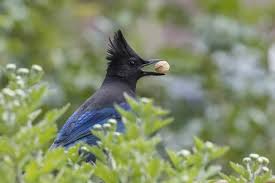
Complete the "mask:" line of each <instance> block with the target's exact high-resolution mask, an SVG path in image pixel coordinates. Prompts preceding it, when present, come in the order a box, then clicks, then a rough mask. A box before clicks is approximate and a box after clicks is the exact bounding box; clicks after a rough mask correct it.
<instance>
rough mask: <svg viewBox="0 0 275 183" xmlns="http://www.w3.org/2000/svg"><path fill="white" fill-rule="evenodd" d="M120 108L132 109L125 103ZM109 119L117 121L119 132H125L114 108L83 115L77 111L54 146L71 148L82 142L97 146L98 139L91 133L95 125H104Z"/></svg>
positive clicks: (105, 108)
mask: <svg viewBox="0 0 275 183" xmlns="http://www.w3.org/2000/svg"><path fill="white" fill-rule="evenodd" d="M119 106H120V107H122V108H124V109H125V110H129V109H130V107H129V105H128V104H127V103H125V102H123V103H120V104H119ZM109 119H116V120H117V131H118V132H121V133H123V132H124V131H125V127H124V124H123V122H122V121H121V116H120V114H119V113H118V112H117V111H116V109H115V108H114V107H113V106H109V107H104V108H100V109H95V110H91V111H85V112H83V113H82V114H79V111H76V112H75V113H74V114H73V115H72V116H71V117H70V118H69V119H68V120H67V122H66V123H65V125H64V126H63V127H62V129H61V130H60V131H59V133H58V135H57V138H56V140H55V143H54V144H55V146H56V145H62V146H64V147H70V146H72V145H74V144H76V143H78V142H79V141H81V142H85V143H87V144H89V145H95V144H96V141H97V140H98V139H97V137H95V136H94V135H93V134H91V133H90V132H91V130H92V128H93V126H94V125H95V124H100V125H103V124H104V123H106V122H108V120H109Z"/></svg>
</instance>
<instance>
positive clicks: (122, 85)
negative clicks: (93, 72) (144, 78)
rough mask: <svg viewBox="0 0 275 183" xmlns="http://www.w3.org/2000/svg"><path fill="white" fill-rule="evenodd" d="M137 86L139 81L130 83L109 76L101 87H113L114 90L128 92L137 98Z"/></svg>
mask: <svg viewBox="0 0 275 183" xmlns="http://www.w3.org/2000/svg"><path fill="white" fill-rule="evenodd" d="M136 84H137V81H128V80H126V79H124V78H121V77H116V76H108V75H107V76H106V77H105V79H104V81H103V83H102V86H101V87H106V86H112V87H114V88H117V89H119V90H121V92H126V93H128V94H129V95H134V96H135V93H136ZM134 96H133V97H134Z"/></svg>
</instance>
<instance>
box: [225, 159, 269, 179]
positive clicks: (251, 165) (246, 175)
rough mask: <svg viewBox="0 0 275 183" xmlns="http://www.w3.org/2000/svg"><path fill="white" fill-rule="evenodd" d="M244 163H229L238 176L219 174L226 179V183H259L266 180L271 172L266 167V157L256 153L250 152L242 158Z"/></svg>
mask: <svg viewBox="0 0 275 183" xmlns="http://www.w3.org/2000/svg"><path fill="white" fill-rule="evenodd" d="M243 163H244V165H240V164H237V163H233V162H231V163H230V166H231V168H232V169H233V170H234V171H235V172H236V173H237V174H238V176H233V175H231V176H227V175H224V174H221V176H222V177H223V178H224V179H225V180H227V181H228V183H247V182H249V183H260V182H268V181H269V179H270V177H271V175H272V173H271V171H270V170H269V169H268V168H267V167H266V166H267V165H268V163H269V160H268V159H267V158H266V157H261V156H259V155H258V154H250V155H249V157H245V158H244V159H243Z"/></svg>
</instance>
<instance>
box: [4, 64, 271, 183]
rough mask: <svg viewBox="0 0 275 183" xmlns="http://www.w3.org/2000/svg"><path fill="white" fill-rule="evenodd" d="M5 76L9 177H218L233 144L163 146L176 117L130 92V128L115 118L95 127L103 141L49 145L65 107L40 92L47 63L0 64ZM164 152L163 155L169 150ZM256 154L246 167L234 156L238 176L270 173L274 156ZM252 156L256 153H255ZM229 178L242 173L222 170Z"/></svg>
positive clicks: (29, 180)
mask: <svg viewBox="0 0 275 183" xmlns="http://www.w3.org/2000/svg"><path fill="white" fill-rule="evenodd" d="M1 71H2V72H3V77H5V78H7V83H6V86H5V88H3V89H2V90H1V92H0V114H1V118H0V127H1V128H0V130H1V131H0V176H1V181H3V182H5V183H12V182H17V183H23V182H26V183H37V182H44V183H46V182H53V183H60V182H64V183H65V182H66V183H67V182H98V183H100V182H106V183H107V182H108V183H112V182H113V183H115V182H125V183H126V182H139V183H140V182H171V183H172V182H173V183H174V182H186V183H193V182H198V183H200V182H214V181H215V180H217V179H219V176H218V174H219V173H220V171H221V166H220V165H216V164H215V163H214V162H213V161H215V160H216V159H217V158H220V157H221V156H222V155H223V154H224V153H225V152H226V151H227V150H228V148H227V147H219V146H216V145H214V144H212V143H211V142H203V141H201V140H200V139H198V138H195V140H194V143H195V145H194V147H193V148H192V151H189V150H185V149H183V150H181V151H179V152H175V151H174V150H172V149H167V148H165V147H163V146H162V147H163V148H157V147H158V146H159V145H160V144H161V141H162V138H161V136H160V135H159V134H158V131H159V130H161V129H162V128H163V127H165V126H166V125H168V124H170V123H171V121H172V119H171V118H167V117H166V115H167V114H168V112H167V111H166V110H164V109H162V108H159V107H156V106H154V104H153V101H152V100H150V99H146V98H141V99H140V100H138V101H137V100H135V99H132V98H130V97H128V96H125V97H126V98H127V102H128V103H129V105H130V106H131V108H132V111H131V112H129V111H125V110H123V109H122V108H119V107H117V110H118V111H119V112H120V113H121V115H122V116H123V121H124V123H125V125H126V132H125V134H120V133H118V132H116V131H115V129H116V121H115V120H113V119H111V120H109V122H108V123H106V124H104V125H95V126H94V129H93V130H92V133H94V134H95V135H96V136H98V137H99V138H100V139H101V141H100V142H98V145H97V146H92V147H90V146H86V145H85V144H78V145H76V146H74V147H72V148H70V149H67V150H65V149H63V148H57V149H52V150H49V149H48V148H49V146H50V143H51V142H52V140H53V138H54V137H55V135H56V125H55V122H56V120H57V119H58V118H59V117H60V116H61V115H62V114H63V113H64V112H65V111H66V109H67V108H68V106H65V107H63V108H61V109H53V110H49V111H44V110H42V109H41V104H42V101H43V100H42V99H43V97H44V96H45V95H46V94H47V85H46V84H45V83H43V82H41V81H40V79H41V77H42V74H43V70H42V68H41V67H40V66H38V65H33V66H32V67H31V69H27V68H18V69H17V68H16V66H15V65H14V64H8V65H7V66H6V67H5V68H2V69H1ZM87 153H93V154H94V155H95V156H96V157H97V161H96V163H95V164H93V163H86V162H85V156H86V154H87ZM163 154H164V155H165V156H163ZM254 156H255V154H254V155H253V154H252V155H250V158H249V160H248V161H247V160H245V163H246V165H247V166H248V168H247V169H245V168H244V167H243V166H241V165H237V164H233V163H231V166H232V168H233V169H234V170H235V171H236V172H237V173H238V174H239V175H240V177H241V178H240V179H244V180H252V179H251V177H253V180H255V181H256V182H263V181H265V180H267V179H269V178H270V176H271V172H270V171H269V170H268V168H267V167H266V166H267V164H268V159H267V158H264V157H256V158H255V157H254ZM253 158H254V159H253ZM221 176H222V177H223V178H224V179H227V180H228V181H229V182H234V180H239V179H237V178H235V177H234V176H230V175H228V176H227V175H224V174H222V175H221Z"/></svg>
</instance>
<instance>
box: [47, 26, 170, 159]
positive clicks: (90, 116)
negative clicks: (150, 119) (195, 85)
mask: <svg viewBox="0 0 275 183" xmlns="http://www.w3.org/2000/svg"><path fill="white" fill-rule="evenodd" d="M106 60H107V61H108V64H107V70H106V75H105V78H104V80H103V82H102V84H101V86H100V88H99V89H98V90H97V91H96V92H95V93H94V94H93V95H92V96H91V97H90V98H88V99H87V100H86V101H85V102H84V103H83V104H82V105H81V106H80V107H79V108H78V109H77V110H76V111H75V112H74V113H73V114H72V115H71V116H70V117H69V118H68V119H67V121H66V122H65V124H64V126H63V127H62V128H61V129H60V131H59V132H58V134H57V137H56V139H55V140H54V142H53V144H52V145H51V147H50V149H53V148H57V147H64V148H69V147H72V146H74V145H75V144H77V143H80V142H81V143H86V144H88V145H97V142H98V140H99V139H98V138H97V137H96V136H95V135H93V134H92V131H91V130H92V129H93V127H94V126H95V125H96V124H99V125H103V124H105V123H107V122H108V121H109V120H110V119H115V120H116V121H117V127H116V131H117V132H120V133H124V132H125V130H127V129H125V125H124V123H123V122H122V118H121V116H120V114H119V113H118V111H117V110H116V108H115V106H114V105H118V106H120V107H121V108H123V109H125V110H131V109H130V106H129V104H127V102H126V99H125V95H124V94H125V93H126V94H127V95H128V96H130V97H132V98H137V96H136V85H137V82H138V80H139V79H141V78H143V77H146V76H161V75H165V74H164V73H158V72H153V71H145V70H143V69H144V67H146V66H148V65H152V64H156V63H158V62H159V61H161V59H143V58H141V57H140V56H139V55H138V54H137V53H136V52H135V51H134V49H133V48H131V47H130V45H129V44H128V43H127V41H126V39H125V38H124V36H123V34H122V32H121V30H118V31H117V32H115V33H114V36H113V38H112V39H111V38H109V44H108V49H107V56H106ZM92 159H94V157H92Z"/></svg>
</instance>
